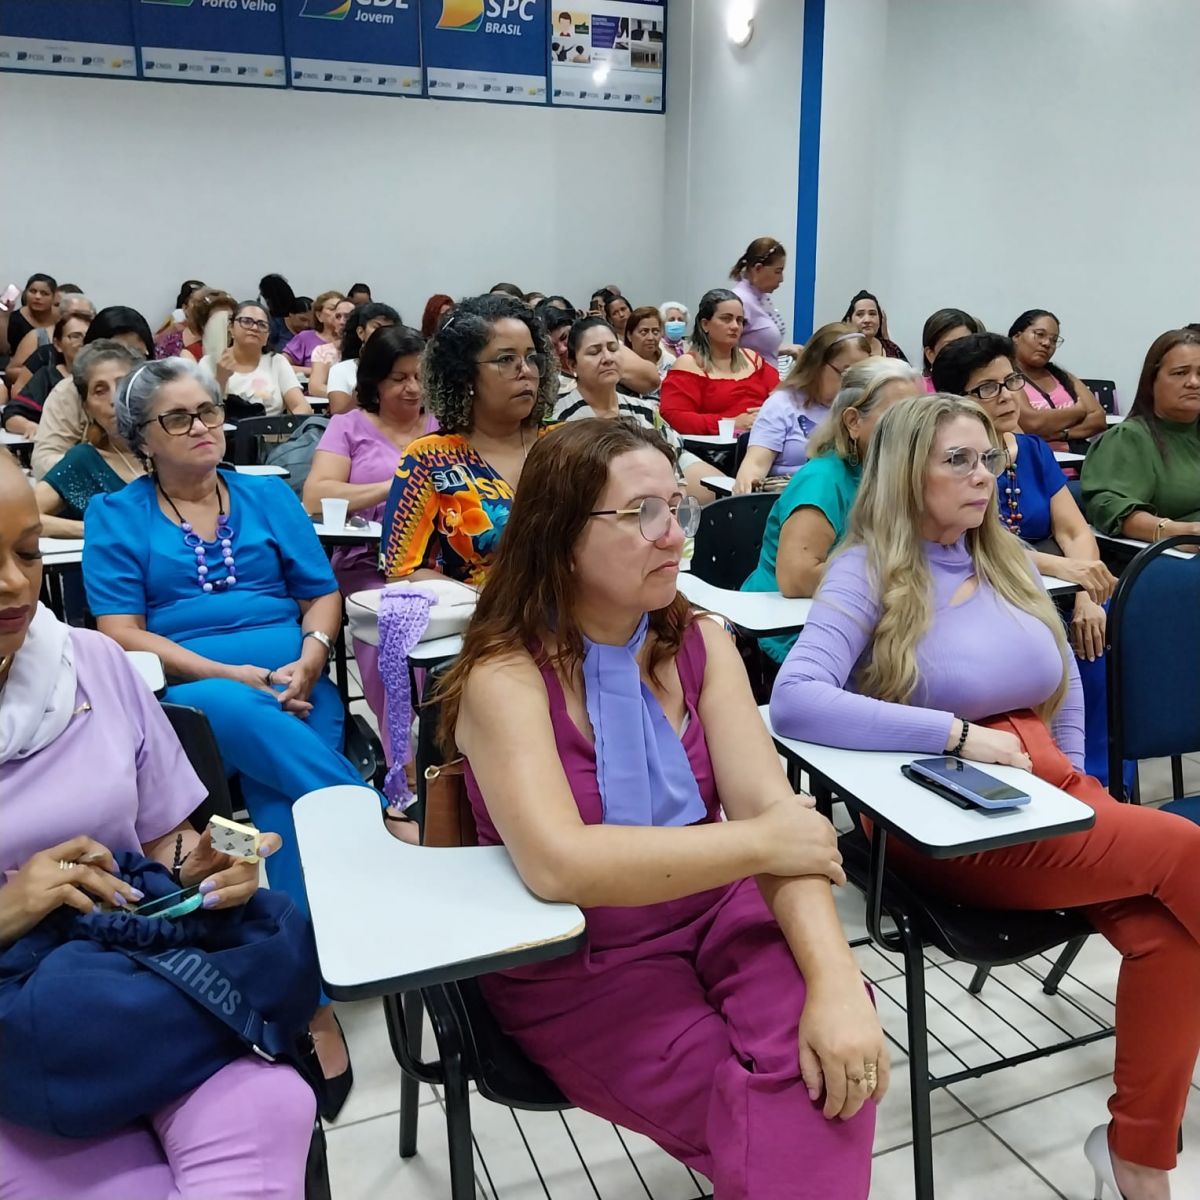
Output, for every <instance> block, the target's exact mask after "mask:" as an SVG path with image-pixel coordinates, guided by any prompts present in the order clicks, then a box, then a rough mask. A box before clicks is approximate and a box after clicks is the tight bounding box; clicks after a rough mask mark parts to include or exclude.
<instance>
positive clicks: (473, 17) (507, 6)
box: [437, 0, 535, 33]
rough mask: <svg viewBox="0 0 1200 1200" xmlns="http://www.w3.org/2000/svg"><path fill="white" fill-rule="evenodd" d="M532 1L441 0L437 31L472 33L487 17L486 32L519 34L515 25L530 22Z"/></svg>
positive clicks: (531, 18)
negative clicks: (440, 13) (455, 30)
mask: <svg viewBox="0 0 1200 1200" xmlns="http://www.w3.org/2000/svg"><path fill="white" fill-rule="evenodd" d="M534 7H535V0H442V15H441V16H440V17H439V18H438V23H437V28H438V29H457V30H459V31H460V32H462V33H474V32H475V31H476V30H477V29H480V28H481V27H482V26H483V19H484V17H485V16H486V17H487V18H488V22H487V29H486V30H485V32H487V33H517V32H520V30H519V28H518V26H517V25H516V22H517V21H518V20H519V21H525V22H528V21H532V20H533V19H534V15H535V14H534Z"/></svg>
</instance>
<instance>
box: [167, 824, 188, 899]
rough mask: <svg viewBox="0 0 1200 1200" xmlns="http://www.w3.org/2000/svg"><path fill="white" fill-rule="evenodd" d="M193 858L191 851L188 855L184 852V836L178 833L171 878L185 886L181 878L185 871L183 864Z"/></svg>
mask: <svg viewBox="0 0 1200 1200" xmlns="http://www.w3.org/2000/svg"><path fill="white" fill-rule="evenodd" d="M191 857H192V852H191V851H190V850H189V851H188V852H187V853H186V854H184V852H183V834H182V833H177V834H176V835H175V855H174V861H173V862H172V864H171V878H172V879H174V880H175V882H176V883H178V884H180V885H181V886H182V884H183V880H182V878H181V877H180V876H181V873H182V871H183V864H184V863H185V862H187V860H188V859H189V858H191Z"/></svg>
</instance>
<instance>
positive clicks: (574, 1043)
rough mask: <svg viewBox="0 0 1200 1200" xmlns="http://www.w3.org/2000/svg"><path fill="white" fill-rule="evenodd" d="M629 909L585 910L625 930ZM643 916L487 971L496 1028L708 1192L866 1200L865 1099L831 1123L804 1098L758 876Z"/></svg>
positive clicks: (780, 954) (780, 961)
mask: <svg viewBox="0 0 1200 1200" xmlns="http://www.w3.org/2000/svg"><path fill="white" fill-rule="evenodd" d="M685 903H686V902H685ZM680 907H682V905H681V904H680V902H673V904H672V905H671V906H665V905H661V906H660V905H654V906H651V908H650V909H649V910H647V911H648V913H654V914H659V913H665V912H666V911H667V910H668V908H670V909H672V910H674V911H676V912H678V911H679V908H680ZM638 911H640V910H632V909H626V910H593V912H594V913H595V914H596V917H597V932H598V933H600V934H601V936H602V930H603V926H604V923H605V918H604V916H603V915H602V914H604V913H608V914H612V915H613V916H615V917H616V919H617V920H618V921H619V922H620V923H621V924H622V925H625V926H626V927H627V926H628V921H629V920H630V918H631V916H632V915H633V914H635V913H637V912H638ZM655 925H656V926H657V927H656V928H647V930H646V938H645V941H644V942H642V943H641V944H639V945H635V946H624V947H621V948H614V949H610V950H607V951H606V950H603V949H601V948H600V947H599V945H596V944H593V945H591V946H590V947H589V949H588V950H586V951H585V952H584V953H583V954H581V955H579V956H578V958H577V960H572V959H560V960H558V962H557V963H547V964H546V968H547V975H546V976H545V977H541V978H529V977H528V976H526V977H525V978H514V977H510V976H495V975H494V976H488V977H486V978H485V979H484V980H483V981H482V982H483V984H484V989H485V992H486V995H487V998H488V1000H489V1002H490V1003H491V1005H492V1008H493V1010H494V1011H495V1013H496V1016H497V1018H498V1019H499V1020H500V1023H501V1025H502V1026H503V1027H504V1028H505V1029H506V1030H507V1031H508V1032H509V1033H510V1035H511V1036H513V1037H514V1038H515V1039H516V1040H517V1042H518V1043H519V1044H520V1045H521V1047H522V1048H523V1049H524V1050H525V1052H526V1053H527V1054H528V1055H529V1057H530V1058H532V1059H533V1060H534V1061H535V1062H537V1063H538V1064H539V1065H540V1066H541V1067H542V1068H543V1070H545V1071H546V1073H547V1074H548V1075H549V1076H550V1077H551V1078H552V1079H553V1080H554V1082H555V1083H556V1084H557V1085H558V1087H559V1088H560V1089H561V1090H562V1092H563V1094H564V1095H565V1096H567V1098H568V1099H570V1100H571V1101H572V1102H573V1103H574V1104H577V1105H578V1106H579V1107H580V1108H584V1109H586V1110H587V1111H589V1112H592V1113H596V1114H597V1115H599V1116H601V1117H603V1118H605V1119H606V1120H609V1121H613V1122H614V1123H616V1124H618V1125H622V1126H624V1127H626V1128H627V1129H633V1130H636V1131H637V1132H639V1133H643V1134H645V1135H646V1136H647V1137H649V1138H652V1139H653V1140H654V1141H655V1142H657V1143H658V1144H659V1145H660V1146H661V1147H662V1148H663V1149H664V1150H666V1151H667V1153H668V1154H671V1155H673V1156H674V1157H675V1158H678V1159H680V1160H681V1161H682V1162H684V1163H686V1164H687V1165H688V1166H690V1167H694V1168H695V1169H696V1170H697V1171H699V1172H700V1173H701V1174H703V1175H705V1176H707V1178H708V1179H710V1180H711V1181H712V1183H713V1186H714V1189H715V1195H716V1197H717V1200H865V1197H866V1196H867V1192H868V1190H869V1188H870V1183H871V1143H872V1140H873V1138H874V1134H875V1104H874V1103H873V1102H871V1101H868V1102H867V1104H866V1105H864V1106H863V1108H862V1110H861V1111H860V1112H859V1113H858V1114H857V1115H856V1116H855V1117H853V1118H852V1119H851V1120H849V1121H840V1120H837V1119H836V1118H835V1119H834V1120H832V1121H827V1120H826V1119H825V1117H824V1115H823V1114H822V1112H821V1108H820V1105H819V1104H814V1103H813V1102H812V1101H811V1100H809V1098H808V1092H807V1090H806V1089H805V1086H804V1082H803V1080H802V1079H801V1078H800V1068H799V1060H798V1039H797V1025H798V1023H799V1020H800V1013H801V1010H802V1009H803V1007H804V980H803V979H802V978H801V975H800V971H799V969H798V968H797V966H796V961H795V959H794V958H793V957H792V953H791V951H790V950H789V948H788V945H787V943H786V941H785V940H784V937H783V934H782V932H781V931H780V929H779V926H778V925H777V924H776V922H775V920H774V918H773V917H772V916H771V914H770V911H769V910H768V909H767V906H766V904H765V903H764V901H763V899H762V896H761V895H760V893H759V891H758V887H757V885H756V884H755V883H754V882H753V881H752V880H744V881H743V882H741V883H738V884H735V885H733V886H732V887H730V888H728V889H726V890H725V891H724V893H723V894H721V895H720V898H719V899H718V900H717V901H716V903H709V904H708V905H707V906H706V907H705V908H703V909H702V910H701V911H700V912H698V913H696V914H695V915H694V916H693V919H690V920H683V921H680V922H679V923H677V924H675V925H674V926H673V927H672V926H671V925H670V924H663V923H659V922H658V921H657V920H655ZM588 927H589V936H590V934H591V930H592V914H589V917H588ZM573 961H577V962H578V969H572V965H571V964H572V962H573ZM535 973H536V972H535Z"/></svg>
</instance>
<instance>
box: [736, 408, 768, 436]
mask: <svg viewBox="0 0 1200 1200" xmlns="http://www.w3.org/2000/svg"><path fill="white" fill-rule="evenodd" d="M759 407H760V408H761V407H762V406H761V405H760V406H759ZM757 416H758V409H757V408H748V409H746V411H745V412H744V413H738V415H737V416H736V417H734V418H733V427H734V429H736V430H737V432H738V433H745V432H746V430H747V429H749V428H751V427H752V426H753V424H754V418H755V417H757Z"/></svg>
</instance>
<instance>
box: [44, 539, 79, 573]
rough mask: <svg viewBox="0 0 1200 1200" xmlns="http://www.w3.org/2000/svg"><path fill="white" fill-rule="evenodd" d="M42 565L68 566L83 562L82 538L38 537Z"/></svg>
mask: <svg viewBox="0 0 1200 1200" xmlns="http://www.w3.org/2000/svg"><path fill="white" fill-rule="evenodd" d="M38 549H39V550H40V551H41V552H42V566H44V567H69V566H73V565H74V564H76V563H81V562H83V538H48V537H43V538H38Z"/></svg>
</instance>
